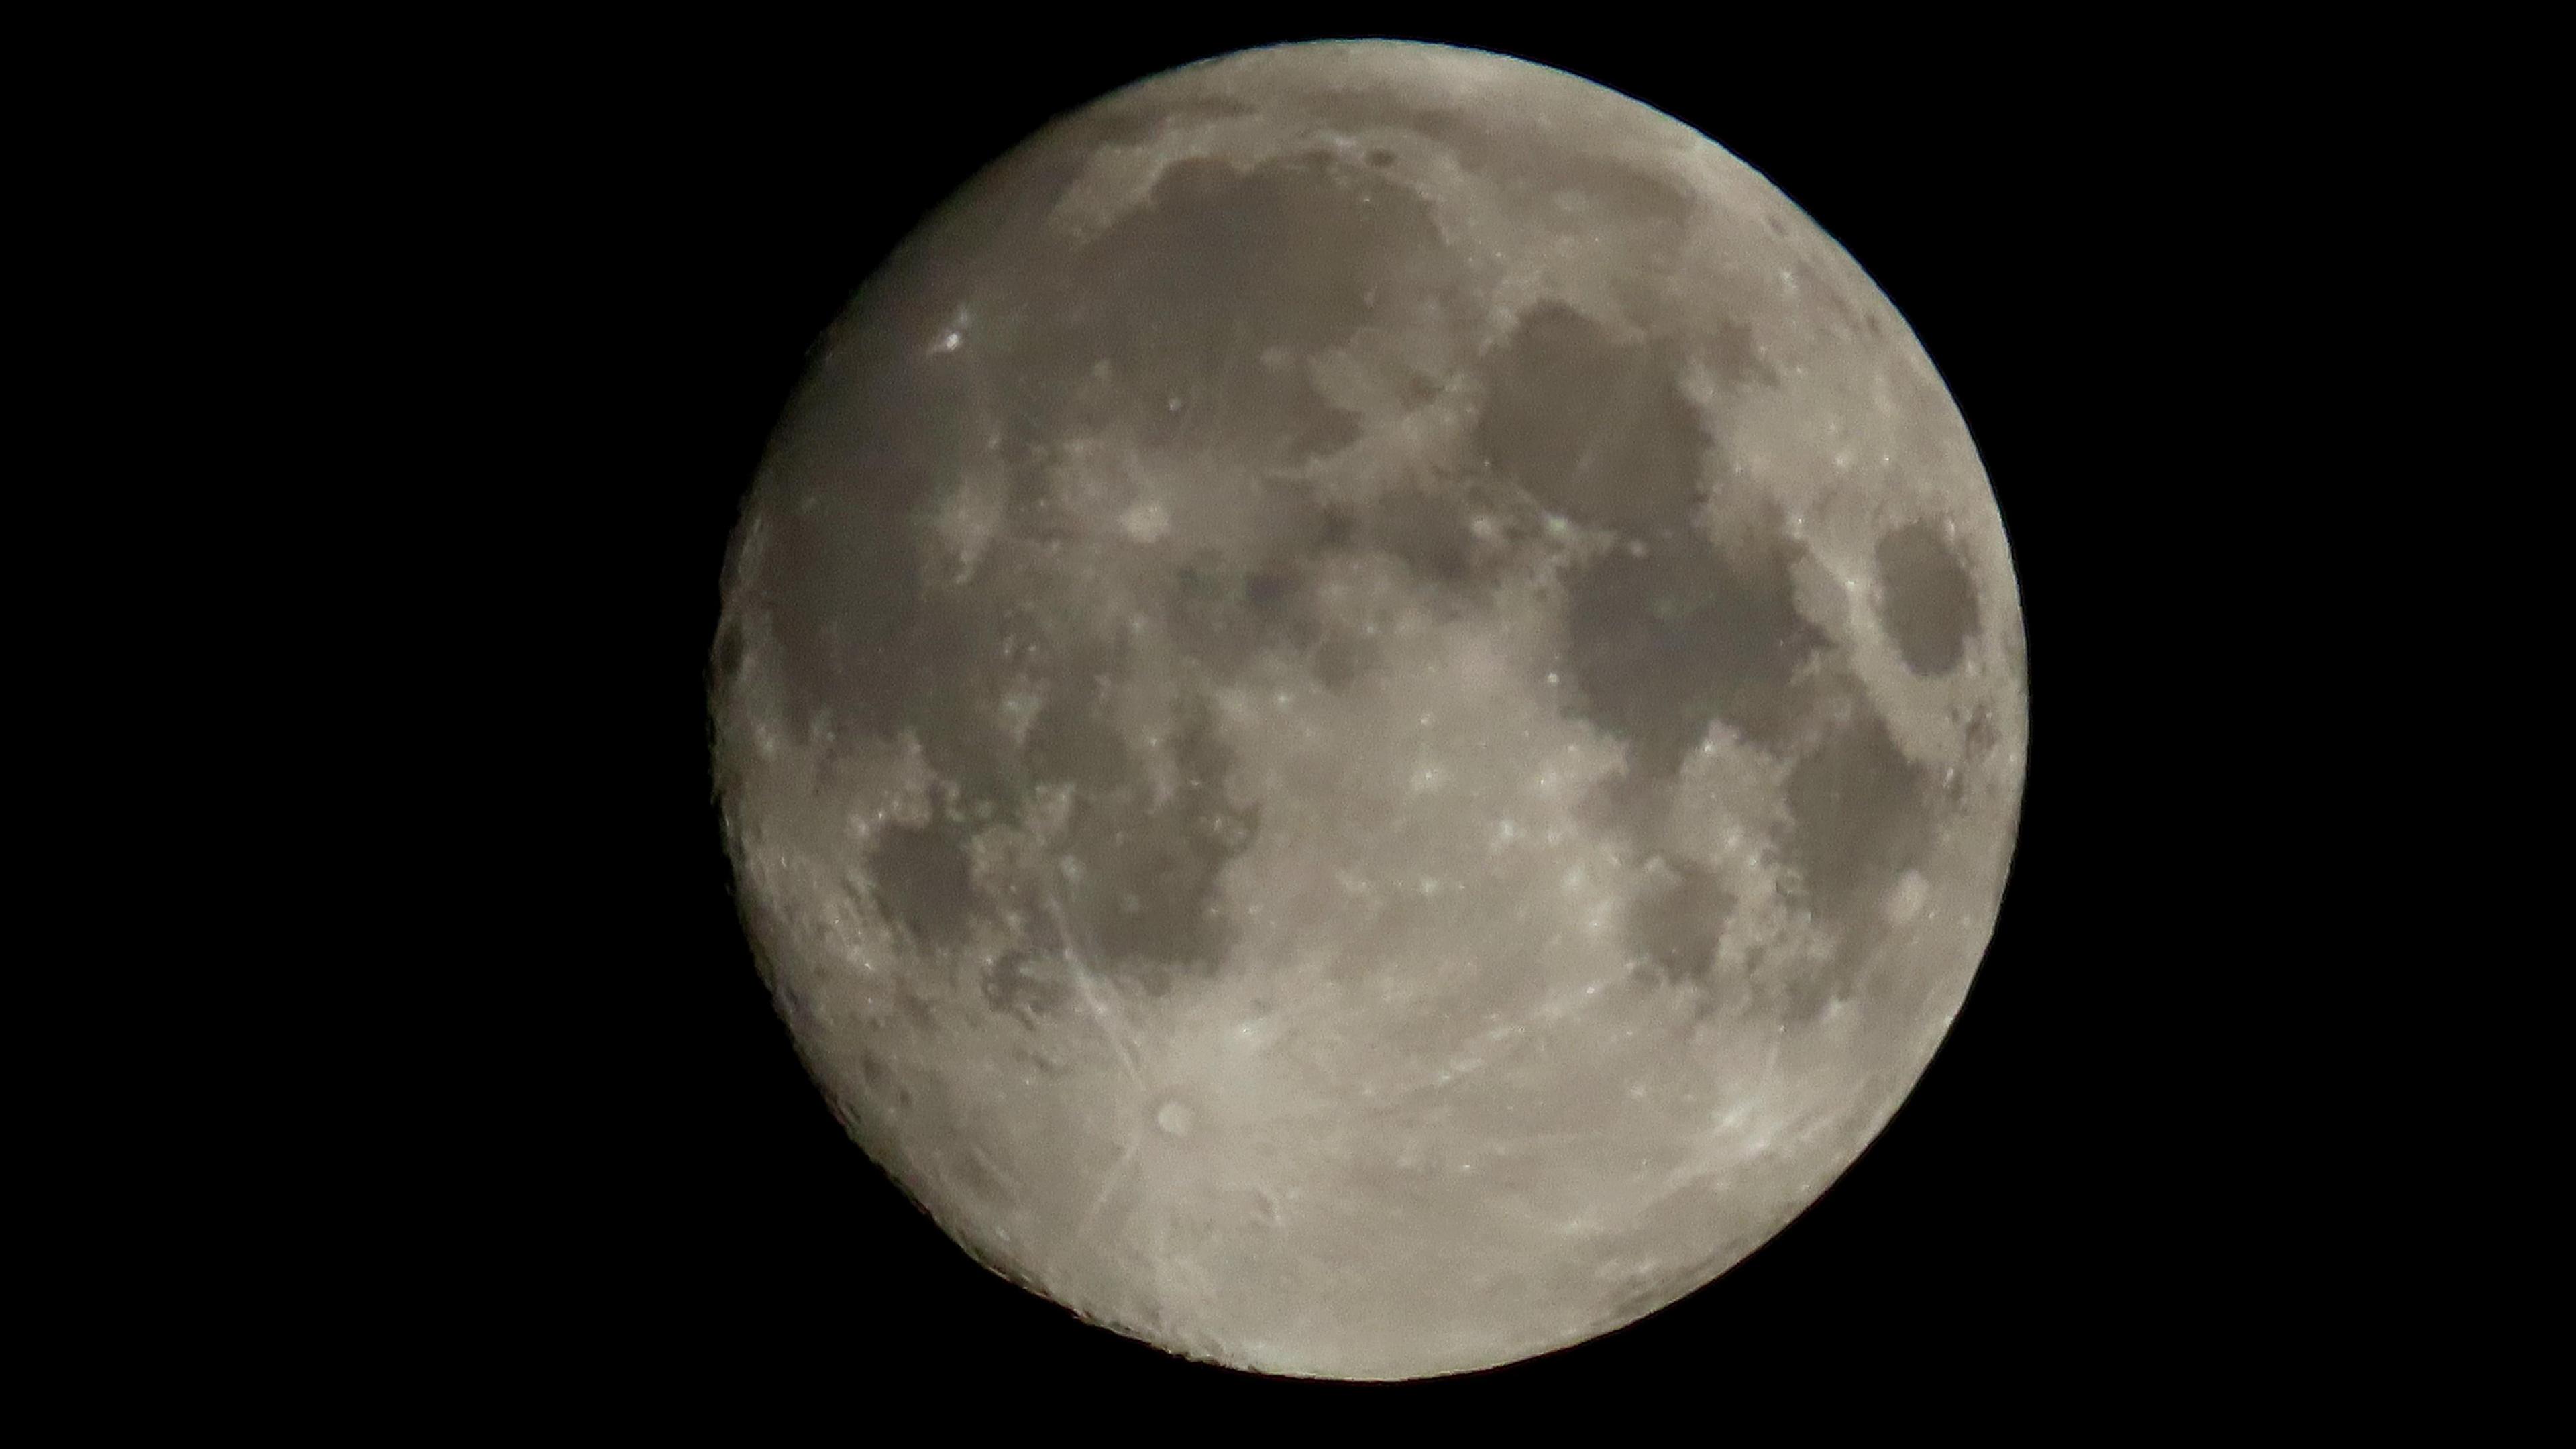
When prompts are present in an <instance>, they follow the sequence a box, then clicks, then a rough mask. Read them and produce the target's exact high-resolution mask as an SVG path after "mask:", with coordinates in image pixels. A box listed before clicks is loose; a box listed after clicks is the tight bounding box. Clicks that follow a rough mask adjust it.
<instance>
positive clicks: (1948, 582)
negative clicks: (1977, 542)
mask: <svg viewBox="0 0 2576 1449" xmlns="http://www.w3.org/2000/svg"><path fill="white" fill-rule="evenodd" d="M1877 562H1878V587H1879V609H1878V612H1879V619H1880V621H1881V622H1882V623H1883V624H1884V625H1885V626H1886V629H1887V633H1888V637H1889V638H1891V639H1893V640H1894V641H1895V642H1896V651H1897V653H1898V654H1899V655H1900V656H1902V657H1903V659H1904V660H1905V667H1906V668H1908V669H1911V670H1913V671H1914V672H1915V673H1917V674H1947V673H1949V672H1950V671H1951V670H1953V669H1956V668H1958V667H1959V661H1960V660H1961V659H1962V658H1963V657H1965V655H1966V653H1967V647H1968V640H1969V639H1970V638H1971V637H1973V636H1974V635H1975V634H1976V632H1977V588H1976V585H1975V583H1974V582H1973V581H1971V579H1970V578H1969V576H1968V565H1967V561H1966V560H1964V559H1962V558H1960V557H1959V554H1958V550H1957V549H1956V548H1955V547H1953V546H1952V545H1951V543H1950V541H1949V539H1948V538H1947V537H1945V536H1944V534H1943V533H1942V530H1941V529H1940V528H1938V527H1936V526H1934V525H1933V524H1931V523H1928V522H1924V523H1909V524H1907V525H1905V526H1904V527H1903V528H1900V529H1897V530H1896V531H1895V532H1893V533H1890V534H1888V535H1887V536H1886V537H1884V538H1882V539H1880V540H1879V541H1878V548H1877Z"/></svg>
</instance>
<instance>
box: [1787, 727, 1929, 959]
mask: <svg viewBox="0 0 2576 1449" xmlns="http://www.w3.org/2000/svg"><path fill="white" fill-rule="evenodd" d="M1852 693H1853V696H1854V697H1852V698H1849V699H1846V700H1845V701H1844V703H1843V707H1842V708H1840V709H1839V710H1837V711H1836V712H1835V713H1834V715H1833V716H1832V718H1831V720H1830V722H1829V723H1828V724H1827V725H1826V727H1825V730H1824V734H1823V738H1822V739H1821V740H1819V741H1818V742H1817V743H1816V744H1815V745H1814V746H1813V747H1811V748H1810V749H1808V750H1807V751H1806V753H1804V754H1802V755H1801V756H1799V758H1798V760H1797V763H1796V764H1795V765H1794V766H1792V767H1791V769H1790V771H1789V779H1788V785H1787V791H1786V794H1787V799H1788V807H1789V809H1788V813H1789V821H1790V826H1789V835H1788V840H1787V844H1786V852H1787V855H1788V859H1789V862H1790V864H1791V865H1792V866H1793V867H1794V868H1795V870H1796V872H1797V879H1798V883H1799V886H1798V894H1799V895H1800V896H1801V897H1802V898H1803V900H1804V901H1805V903H1806V904H1807V906H1808V908H1809V909H1810V910H1812V911H1813V912H1814V913H1815V914H1816V915H1817V917H1819V918H1820V919H1823V920H1828V921H1844V920H1849V919H1856V918H1857V917H1858V916H1859V915H1860V913H1863V912H1866V913H1868V914H1869V916H1870V917H1871V918H1873V919H1874V918H1875V917H1876V915H1877V906H1878V903H1879V901H1880V900H1881V899H1882V898H1883V897H1884V896H1885V894H1886V892H1887V891H1888V890H1889V889H1891V888H1892V887H1894V886H1895V884H1896V882H1897V879H1898V877H1900V876H1901V875H1902V874H1903V873H1904V872H1905V871H1906V870H1907V869H1909V868H1910V867H1912V866H1913V865H1914V864H1915V863H1916V862H1917V861H1919V860H1921V859H1923V857H1924V854H1925V850H1926V848H1927V847H1928V846H1929V845H1930V844H1931V840H1932V830H1933V826H1934V823H1935V821H1934V805H1935V795H1934V792H1933V790H1932V786H1931V781H1930V780H1929V779H1928V778H1927V776H1926V774H1925V772H1924V770H1923V769H1922V768H1921V767H1920V766H1918V765H1916V764H1915V763H1914V762H1913V761H1911V760H1908V759H1907V758H1906V757H1905V752H1904V750H1903V749H1901V748H1899V747H1898V745H1897V743H1896V740H1895V738H1894V737H1893V736H1892V735H1890V734H1889V733H1888V729H1887V723H1886V721H1884V720H1882V719H1880V718H1879V717H1878V715H1877V714H1875V713H1873V712H1872V711H1871V710H1870V709H1869V708H1868V706H1867V704H1866V703H1865V702H1864V701H1862V700H1860V699H1859V698H1857V690H1854V691H1852Z"/></svg>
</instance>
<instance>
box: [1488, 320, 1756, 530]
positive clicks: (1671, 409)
mask: <svg viewBox="0 0 2576 1449" xmlns="http://www.w3.org/2000/svg"><path fill="white" fill-rule="evenodd" d="M1487 372H1488V375H1489V376H1490V377H1491V379H1492V381H1491V383H1490V386H1489V390H1488V392H1487V394H1486V402H1485V410H1484V413H1483V415H1482V416H1481V418H1480V419H1479V420H1478V422H1477V425H1476V443H1477V446H1478V447H1479V448H1480V449H1481V450H1482V451H1483V453H1484V455H1485V457H1486V459H1487V460H1488V461H1489V462H1490V463H1491V464H1492V466H1493V467H1494V469H1495V470H1496V471H1497V472H1498V473H1500V474H1501V475H1503V476H1504V477H1507V478H1510V479H1512V480H1513V481H1514V482H1517V483H1518V484H1520V486H1521V487H1523V488H1524V489H1527V490H1528V491H1529V494H1530V496H1531V497H1533V498H1535V499H1537V500H1538V501H1539V503H1540V504H1541V505H1542V506H1544V507H1546V508H1548V509H1551V510H1553V511H1555V512H1557V513H1560V514H1563V515H1564V516H1566V517H1567V518H1570V519H1573V520H1575V521H1576V522H1579V523H1587V524H1596V525H1600V526H1602V527H1607V528H1615V529H1619V530H1622V531H1624V532H1628V533H1632V534H1637V535H1640V536H1648V535H1653V534H1656V533H1662V532H1669V531H1671V530H1674V529H1676V528H1679V527H1681V526H1683V525H1686V524H1687V523H1688V522H1689V520H1690V515H1691V510H1692V508H1693V507H1694V506H1695V505H1696V504H1697V503H1698V501H1699V475H1700V454H1701V452H1702V450H1703V449H1704V448H1705V447H1706V446H1707V441H1708V439H1707V433H1706V431H1705V430H1704V428H1703V426H1702V424H1701V420H1700V413H1699V409H1698V408H1696V407H1694V406H1692V404H1691V400H1690V399H1689V398H1687V397H1685V396H1683V395H1682V391H1681V387H1680V385H1679V383H1678V381H1677V380H1676V379H1677V377H1678V369H1677V367H1676V364H1675V360H1674V359H1673V358H1672V357H1671V356H1670V355H1668V353H1667V351H1666V349H1665V348H1663V347H1661V346H1648V345H1645V344H1632V343H1623V342H1621V341H1619V340H1618V339H1615V338H1613V337H1611V336H1609V335H1608V334H1607V333H1605V332H1604V331H1603V330H1602V328H1601V326H1600V324H1598V323H1596V322H1594V321H1592V320H1591V319H1590V318H1588V317H1585V316H1584V315H1583V314H1582V313H1580V312H1577V311H1575V310H1574V309H1573V308H1571V307H1568V306H1566V305H1564V304H1563V303H1559V302H1544V303H1541V304H1540V305H1538V306H1536V307H1533V308H1531V309H1530V311H1529V313H1528V315H1526V316H1524V317H1522V318H1521V321H1520V325H1519V327H1518V328H1516V329H1515V330H1514V331H1513V333H1512V335H1511V338H1510V339H1509V340H1508V341H1507V342H1506V343H1504V345H1503V347H1502V348H1501V351H1500V355H1499V356H1497V357H1495V358H1493V359H1492V360H1491V361H1490V362H1489V363H1488V365H1487Z"/></svg>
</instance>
